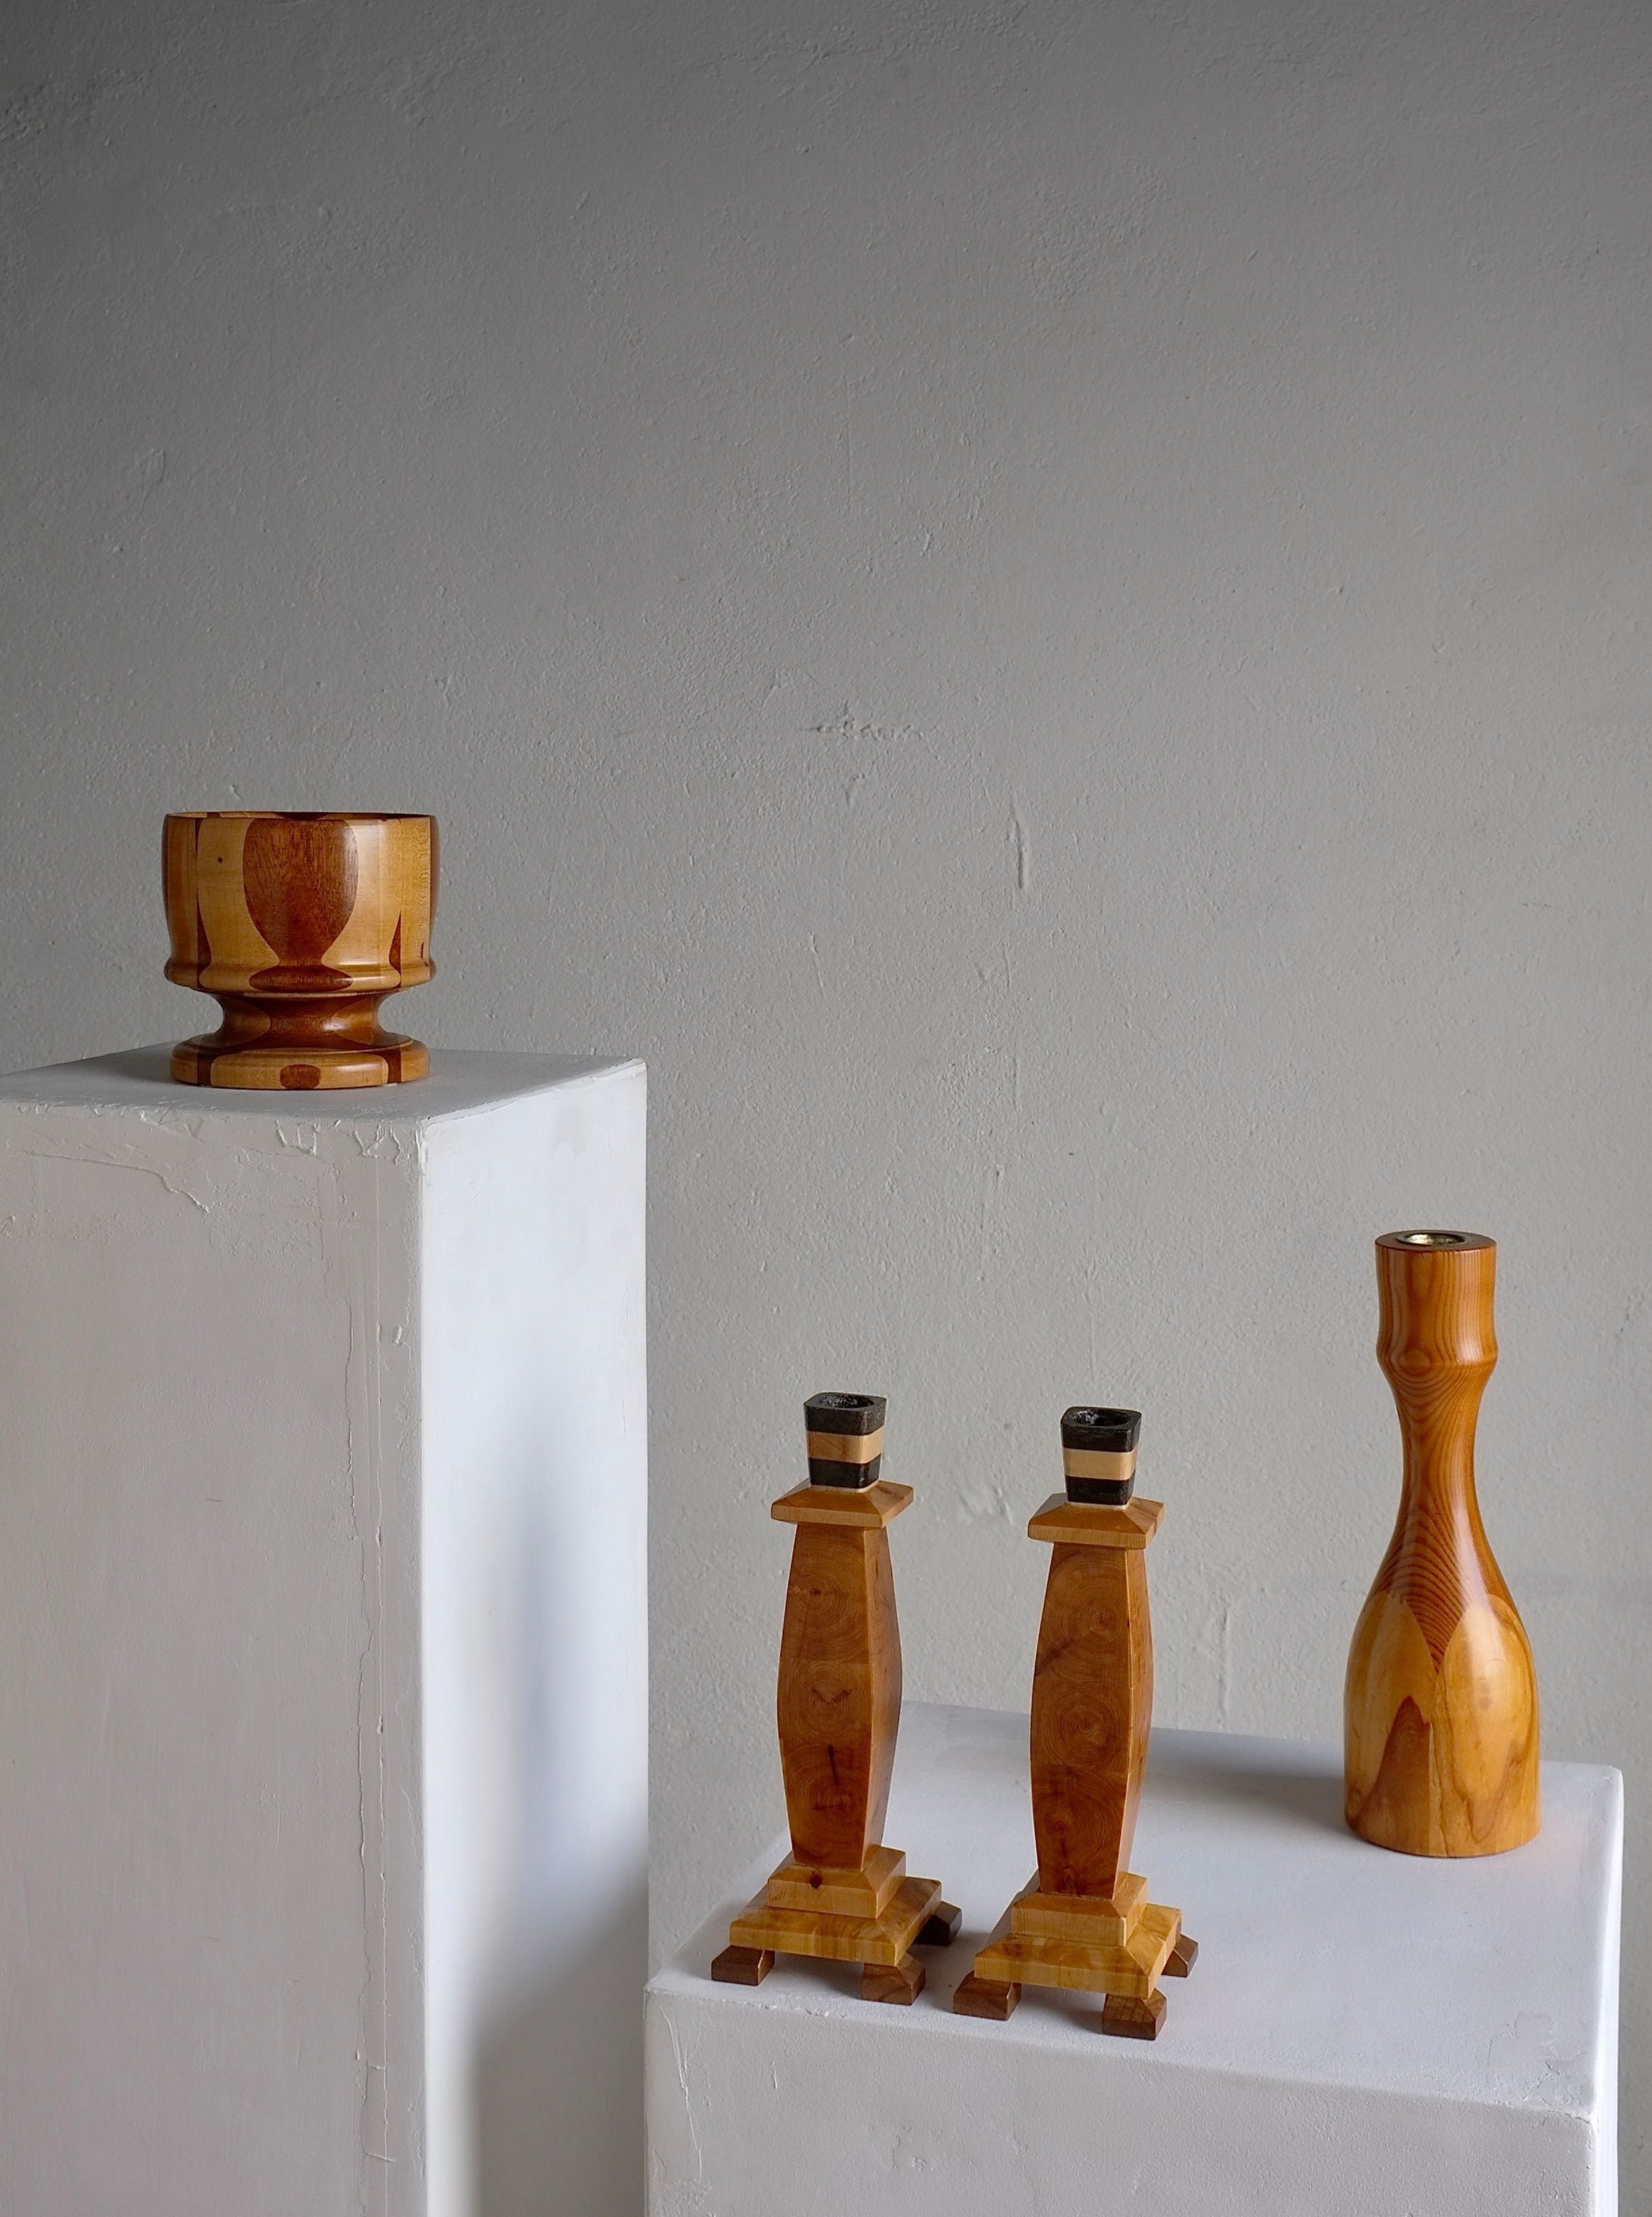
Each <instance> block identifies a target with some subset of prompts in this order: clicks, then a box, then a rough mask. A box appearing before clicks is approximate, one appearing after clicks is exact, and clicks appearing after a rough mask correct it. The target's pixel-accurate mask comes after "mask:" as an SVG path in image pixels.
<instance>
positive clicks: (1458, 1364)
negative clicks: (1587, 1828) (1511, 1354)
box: [1345, 1232, 1540, 1856]
mask: <svg viewBox="0 0 1652 2217" xmlns="http://www.w3.org/2000/svg"><path fill="white" fill-rule="evenodd" d="M1441 1240H1449V1242H1450V1243H1451V1244H1437V1243H1439V1242H1440V1241H1441ZM1495 1269H1496V1248H1495V1244H1494V1243H1493V1242H1492V1241H1491V1240H1489V1239H1487V1238H1483V1237H1482V1236H1480V1235H1478V1234H1472V1233H1470V1234H1464V1233H1453V1234H1441V1233H1429V1234H1427V1235H1417V1234H1405V1233H1400V1232H1389V1233H1385V1234H1384V1236H1383V1238H1380V1239H1379V1240H1378V1243H1377V1277H1378V1296H1379V1306H1380V1314H1381V1324H1380V1328H1379V1333H1378V1348H1377V1353H1378V1362H1380V1363H1381V1365H1382V1368H1383V1370H1384V1374H1385V1375H1386V1376H1387V1378H1388V1381H1389V1383H1390V1386H1392V1388H1393V1392H1394V1400H1395V1405H1396V1408H1397V1410H1398V1412H1399V1420H1400V1433H1401V1439H1402V1448H1403V1467H1402V1483H1401V1498H1400V1509H1399V1515H1398V1518H1397V1520H1396V1524H1395V1528H1394V1535H1393V1537H1392V1539H1391V1540H1390V1542H1389V1547H1388V1553H1386V1554H1385V1555H1384V1558H1383V1561H1382V1564H1381V1566H1380V1567H1379V1569H1378V1573H1377V1578H1376V1583H1375V1584H1373V1586H1372V1590H1371V1595H1370V1597H1369V1599H1368V1600H1367V1601H1366V1603H1365V1609H1364V1610H1363V1612H1362V1613H1361V1615H1360V1618H1359V1624H1358V1626H1357V1627H1356V1629H1355V1632H1354V1635H1353V1646H1352V1648H1351V1650H1350V1652H1349V1656H1348V1670H1347V1691H1346V1702H1345V1725H1346V1774H1345V1775H1346V1788H1347V1803H1346V1806H1347V1820H1348V1823H1349V1824H1350V1825H1352V1826H1353V1830H1354V1831H1356V1832H1358V1833H1359V1835H1360V1837H1362V1838H1364V1839H1367V1840H1370V1841H1372V1842H1373V1843H1375V1844H1376V1845H1378V1846H1379V1847H1384V1848H1394V1849H1397V1850H1401V1851H1402V1852H1403V1853H1405V1854H1408V1855H1418V1856H1484V1855H1495V1854H1499V1853H1501V1852H1502V1851H1503V1850H1506V1849H1508V1848H1515V1847H1519V1846H1520V1845H1521V1844H1522V1843H1524V1842H1525V1841H1526V1840H1529V1839H1531V1838H1532V1837H1533V1836H1534V1834H1535V1833H1536V1832H1537V1831H1538V1825H1539V1822H1540V1810H1539V1806H1538V1690H1537V1680H1536V1675H1535V1673H1534V1671H1533V1669H1532V1652H1531V1648H1530V1646H1529V1644H1528V1642H1527V1640H1526V1630H1525V1627H1524V1626H1523V1625H1522V1624H1521V1622H1520V1619H1519V1612H1518V1611H1517V1609H1515V1606H1514V1603H1513V1598H1512V1597H1511V1596H1510V1594H1509V1590H1508V1588H1507V1585H1506V1584H1505V1583H1504V1581H1503V1577H1502V1573H1501V1571H1500V1570H1499V1569H1498V1567H1497V1564H1496V1561H1495V1558H1494V1556H1493V1554H1492V1552H1491V1548H1490V1546H1489V1542H1488V1541H1487V1539H1486V1535H1485V1529H1484V1527H1483V1526H1482V1522H1481V1520H1480V1509H1479V1503H1478V1499H1477V1498H1476V1486H1475V1472H1474V1441H1475V1429H1476V1421H1477V1418H1478V1416H1479V1410H1480V1399H1481V1395H1482V1393H1483V1392H1484V1390H1485V1385H1486V1380H1488V1379H1489V1377H1490V1375H1491V1372H1492V1368H1493V1367H1494V1365H1495V1362H1496V1360H1497V1341H1496V1336H1495V1330H1494V1326H1493V1318H1492V1306H1493V1294H1494V1287H1495Z"/></svg>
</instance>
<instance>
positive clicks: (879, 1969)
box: [860, 1955, 928, 2004]
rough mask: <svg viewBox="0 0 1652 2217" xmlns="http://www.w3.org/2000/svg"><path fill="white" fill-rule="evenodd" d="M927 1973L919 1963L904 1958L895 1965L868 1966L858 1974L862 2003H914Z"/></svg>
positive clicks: (876, 1964) (907, 1957) (908, 1956)
mask: <svg viewBox="0 0 1652 2217" xmlns="http://www.w3.org/2000/svg"><path fill="white" fill-rule="evenodd" d="M927 1976H928V1973H926V1972H925V1970H924V1967H923V1966H922V1963H919V1962H916V1961H914V1960H913V1958H912V1957H911V1956H910V1955H904V1956H903V1957H902V1959H901V1961H899V1962H898V1963H868V1964H866V1966H865V1967H864V1968H863V1969H862V1971H861V1973H860V1998H861V2000H862V2001H863V2002H899V2003H901V2004H906V2003H909V2002H915V2001H916V1999H917V1998H918V1996H919V1995H920V1994H921V1993H922V1992H923V1982H924V1979H925V1978H926V1977H927Z"/></svg>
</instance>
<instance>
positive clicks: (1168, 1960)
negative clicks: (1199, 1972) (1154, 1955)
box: [1162, 1932, 1199, 1979]
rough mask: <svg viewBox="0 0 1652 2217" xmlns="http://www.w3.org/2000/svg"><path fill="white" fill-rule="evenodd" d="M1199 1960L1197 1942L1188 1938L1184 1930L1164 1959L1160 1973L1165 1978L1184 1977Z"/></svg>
mask: <svg viewBox="0 0 1652 2217" xmlns="http://www.w3.org/2000/svg"><path fill="white" fill-rule="evenodd" d="M1197 1961H1199V1942H1198V1941H1197V1940H1190V1939H1189V1938H1188V1937H1187V1934H1186V1933H1185V1932H1184V1933H1183V1934H1182V1935H1181V1937H1180V1939H1179V1940H1178V1941H1177V1942H1176V1944H1175V1946H1174V1948H1172V1949H1171V1950H1170V1953H1169V1954H1168V1955H1167V1956H1166V1957H1165V1959H1164V1971H1163V1973H1162V1975H1163V1976H1164V1977H1165V1978H1167V1979H1185V1978H1186V1977H1187V1973H1188V1972H1189V1971H1191V1970H1192V1969H1193V1965H1194V1964H1195V1963H1196V1962H1197Z"/></svg>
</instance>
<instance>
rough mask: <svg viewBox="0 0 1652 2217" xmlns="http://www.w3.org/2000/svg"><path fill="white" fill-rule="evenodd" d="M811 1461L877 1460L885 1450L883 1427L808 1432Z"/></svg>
mask: <svg viewBox="0 0 1652 2217" xmlns="http://www.w3.org/2000/svg"><path fill="white" fill-rule="evenodd" d="M804 1443H805V1445H806V1446H807V1448H808V1450H809V1460H810V1461H811V1462H852V1463H868V1462H876V1461H878V1457H879V1456H880V1455H881V1454H883V1452H884V1435H883V1431H882V1429H881V1428H880V1429H879V1430H877V1431H875V1432H863V1433H861V1434H860V1436H859V1437H856V1436H854V1434H853V1433H850V1432H807V1433H805V1434H804Z"/></svg>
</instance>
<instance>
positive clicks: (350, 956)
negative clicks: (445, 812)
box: [164, 809, 436, 1093]
mask: <svg viewBox="0 0 1652 2217" xmlns="http://www.w3.org/2000/svg"><path fill="white" fill-rule="evenodd" d="M164 859H165V874H166V920H167V925H168V929H169V930H170V934H171V940H172V954H171V960H170V961H169V962H168V964H167V966H166V974H167V976H168V977H169V978H170V979H171V980H172V982H173V984H174V985H188V986H192V987H193V988H194V990H195V991H198V992H202V993H211V994H212V995H213V997H215V999H216V1000H217V1001H218V1003H219V1006H220V1007H221V1008H222V1010H223V1011H224V1022H223V1023H222V1025H221V1026H220V1027H219V1029H218V1030H217V1031H216V1032H212V1033H206V1034H202V1035H201V1036H200V1038H198V1039H190V1040H183V1041H180V1042H179V1044H178V1045H177V1046H176V1047H174V1048H173V1050H172V1075H173V1077H174V1078H176V1079H177V1081H178V1082H179V1084H183V1085H216V1086H233V1087H239V1088H243V1089H245V1090H251V1091H256V1092H262V1091H270V1092H274V1091H286V1092H316V1091H319V1092H323V1093H327V1092H333V1091H336V1090H339V1089H341V1088H344V1087H349V1086H361V1085H395V1084H402V1083H404V1081H406V1080H407V1079H409V1078H423V1077H424V1076H425V1075H426V1074H427V1073H428V1070H429V1067H430V1058H429V1055H428V1053H427V1052H426V1050H425V1048H424V1047H422V1045H421V1043H420V1042H419V1041H417V1040H415V1039H407V1038H404V1036H403V1035H402V1034H400V1033H398V1032H387V1031H384V1030H381V1029H380V1028H379V1003H380V1002H381V1001H383V1000H384V999H385V997H386V995H388V994H391V993H394V992H397V991H399V990H400V989H401V988H402V987H403V986H404V985H423V983H424V982H425V980H426V979H428V978H429V977H431V976H433V975H434V973H435V964H434V963H433V962H432V961H431V960H430V925H431V921H432V918H433V917H434V916H435V900H436V826H435V818H433V817H429V816H337V815H317V816H283V815H274V814H270V813H268V812H265V813H260V812H256V811H253V810H244V809H242V810H225V811H222V812H208V813H204V814H200V815H189V816H169V817H168V818H167V819H166V843H165V857H164Z"/></svg>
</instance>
